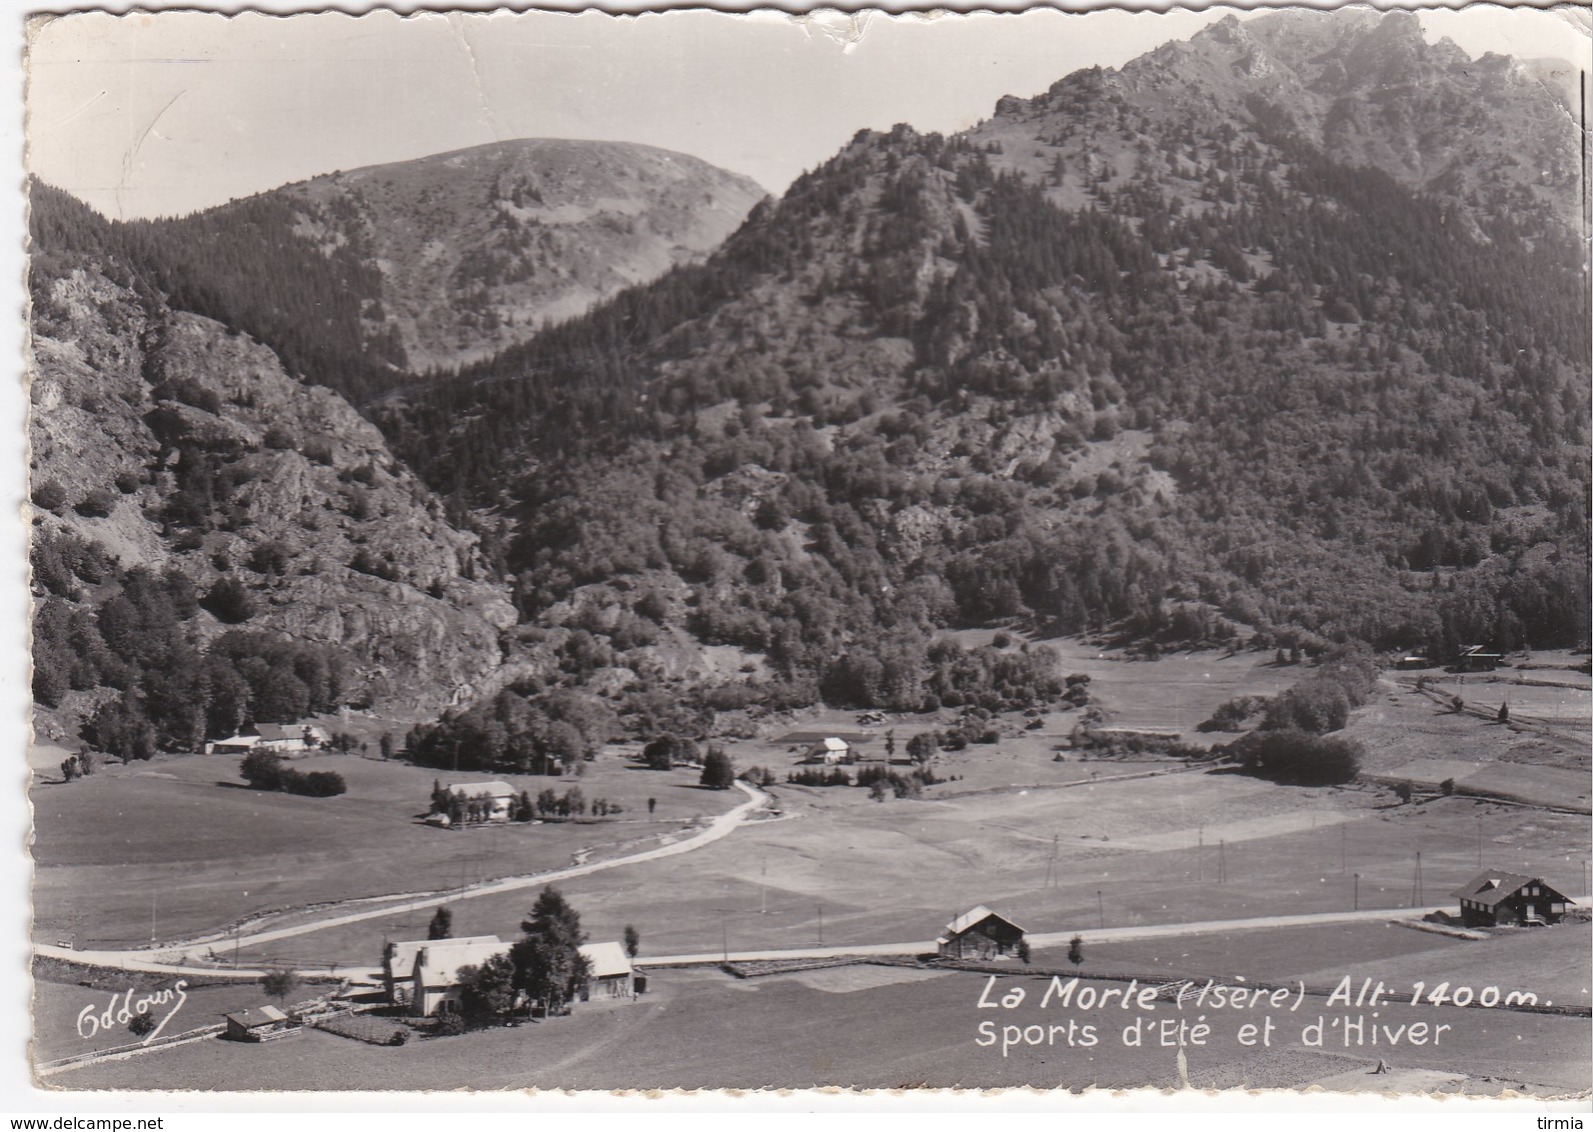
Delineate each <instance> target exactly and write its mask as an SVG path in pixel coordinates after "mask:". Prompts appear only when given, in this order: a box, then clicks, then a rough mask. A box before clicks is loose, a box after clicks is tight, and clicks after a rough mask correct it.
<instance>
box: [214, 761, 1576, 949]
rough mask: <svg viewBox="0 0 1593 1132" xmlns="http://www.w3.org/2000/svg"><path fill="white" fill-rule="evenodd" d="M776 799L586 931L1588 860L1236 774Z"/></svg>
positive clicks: (575, 891)
mask: <svg viewBox="0 0 1593 1132" xmlns="http://www.w3.org/2000/svg"><path fill="white" fill-rule="evenodd" d="M952 785H953V786H954V785H955V784H952ZM773 789H774V793H775V794H776V796H777V797H778V799H779V801H780V804H781V806H782V808H783V810H784V811H785V814H786V817H785V818H783V819H782V820H776V821H767V822H756V823H753V824H750V825H748V826H746V827H744V828H742V829H740V830H737V831H736V833H735V834H733V835H732V836H731V837H729V838H727V839H725V840H724V841H721V842H718V843H715V844H713V845H710V846H707V847H705V848H703V849H701V850H698V851H696V852H694V853H691V854H689V855H688V856H686V857H681V858H675V859H670V860H664V861H654V862H648V863H644V864H640V865H636V866H631V867H627V868H624V869H619V870H613V871H610V872H604V873H599V874H595V875H592V876H586V877H581V878H577V879H575V880H571V881H567V882H564V883H562V884H561V885H560V887H561V888H562V889H563V890H564V892H565V893H566V895H567V896H569V897H570V899H571V900H572V902H573V903H574V904H575V906H576V908H577V910H578V911H579V912H580V913H581V915H582V920H583V924H584V925H585V927H586V930H587V932H588V934H589V935H590V936H591V937H592V938H593V939H597V940H606V939H617V938H619V936H620V934H621V932H622V930H623V928H624V927H625V925H626V924H633V925H635V926H636V927H637V928H638V930H640V932H641V934H642V941H643V954H644V956H645V955H664V954H680V953H696V952H709V951H715V950H718V949H720V948H722V947H726V946H728V948H729V949H730V950H752V949H755V948H756V949H762V948H798V947H813V946H818V945H819V944H820V943H823V944H827V945H831V946H835V945H844V944H852V943H855V944H862V943H884V942H895V941H914V940H930V939H933V938H934V937H935V935H936V934H937V933H938V932H939V930H940V928H941V927H942V926H943V925H944V924H945V923H946V922H947V921H948V920H950V919H951V918H952V917H953V916H954V915H956V914H957V913H959V912H962V911H964V910H966V909H967V908H970V907H972V906H973V905H975V904H979V903H985V904H989V905H991V906H992V907H995V908H996V909H998V910H999V911H1001V912H1003V913H1004V914H1006V915H1009V916H1012V917H1013V918H1014V919H1015V920H1017V921H1018V922H1019V923H1021V924H1023V925H1024V926H1025V927H1026V928H1027V929H1029V930H1030V931H1034V932H1053V931H1067V930H1074V929H1089V928H1094V927H1097V926H1101V920H1102V916H1101V913H1102V911H1104V913H1105V916H1104V922H1105V925H1106V926H1112V927H1119V926H1128V925H1133V924H1153V923H1177V922H1189V921H1195V920H1219V919H1229V918H1246V917H1257V916H1268V915H1280V914H1289V913H1301V912H1323V911H1339V910H1349V909H1350V908H1351V907H1352V906H1353V904H1354V901H1355V898H1356V888H1357V882H1356V880H1355V874H1356V873H1359V874H1360V880H1359V882H1358V887H1359V906H1360V907H1361V908H1379V907H1381V908H1388V909H1391V910H1397V909H1403V908H1406V907H1409V906H1410V905H1411V904H1412V903H1413V900H1414V898H1415V896H1416V895H1417V893H1416V891H1415V884H1414V881H1415V869H1414V866H1415V853H1416V852H1417V851H1420V852H1421V853H1422V866H1423V877H1422V880H1423V884H1422V889H1421V892H1420V896H1421V898H1422V902H1423V903H1428V904H1436V903H1442V902H1443V901H1444V898H1445V896H1446V894H1447V893H1448V892H1449V891H1451V890H1452V889H1454V888H1456V887H1458V886H1459V885H1460V884H1461V883H1463V882H1464V881H1466V880H1468V879H1470V877H1471V876H1473V875H1474V874H1475V872H1476V871H1477V868H1476V861H1477V853H1478V832H1479V828H1480V830H1481V832H1482V836H1483V845H1484V850H1485V853H1486V858H1485V859H1486V860H1487V861H1488V862H1489V863H1491V864H1493V865H1495V867H1499V868H1508V869H1513V870H1519V871H1529V872H1538V873H1542V874H1544V875H1547V876H1549V877H1551V878H1553V877H1558V876H1560V875H1561V874H1563V873H1565V872H1566V871H1567V870H1568V869H1570V870H1573V871H1572V872H1571V873H1570V875H1571V876H1572V877H1575V876H1578V875H1579V873H1580V869H1581V861H1582V859H1583V857H1584V856H1585V855H1586V846H1587V842H1588V830H1587V827H1586V822H1585V821H1582V820H1580V819H1577V818H1574V817H1571V816H1569V815H1554V814H1542V813H1536V812H1533V811H1527V810H1521V809H1518V808H1510V807H1504V806H1498V805H1491V804H1486V803H1478V802H1474V801H1470V800H1466V799H1461V798H1450V799H1441V800H1435V801H1432V802H1428V803H1424V804H1414V805H1408V806H1397V805H1388V804H1387V797H1386V793H1385V792H1377V791H1370V790H1350V789H1324V790H1311V789H1296V788H1282V787H1276V786H1272V785H1269V784H1267V783H1264V782H1260V781H1258V780H1256V779H1251V778H1245V777H1240V776H1234V775H1208V774H1203V773H1197V774H1179V775H1168V776H1164V777H1160V778H1153V779H1144V780H1138V781H1127V782H1109V783H1107V782H1103V783H1095V784H1089V785H1086V786H1081V787H1077V788H1072V789H1052V790H1036V789H1029V790H1027V791H1024V790H1019V791H1012V792H1005V793H996V792H991V793H984V794H969V795H964V796H959V797H956V798H954V799H952V800H950V801H933V800H921V801H907V800H892V801H888V802H885V803H875V802H872V801H869V800H868V798H867V796H866V794H864V792H863V791H860V790H855V789H847V788H830V789H807V788H800V789H794V788H789V787H775V788H773ZM936 789H937V790H938V789H941V788H939V787H937V788H936ZM1384 806H1387V808H1380V807H1384ZM1479 818H1480V819H1481V824H1480V826H1479V822H1478V819H1479ZM1202 839H1204V846H1203V847H1202V846H1200V842H1201V840H1202ZM1137 846H1143V847H1137ZM1578 846H1581V848H1578ZM1053 852H1055V854H1056V857H1055V860H1054V862H1053V861H1052V859H1051V858H1052V853H1053ZM1219 870H1222V871H1223V872H1224V873H1225V875H1226V878H1227V879H1226V880H1225V881H1219ZM1048 874H1049V876H1048ZM1048 881H1049V883H1048ZM1567 883H1568V884H1571V887H1576V885H1575V884H1574V883H1572V882H1570V881H1568V882H1567ZM1098 892H1099V893H1101V894H1102V895H1101V896H1100V897H1099V898H1098V897H1097V893H1098ZM533 899H534V894H533V893H530V892H521V893H512V894H504V895H494V896H482V897H479V898H474V899H470V900H463V901H458V902H455V903H454V904H452V905H451V907H452V910H453V913H454V930H455V933H456V934H459V935H467V934H498V935H500V936H503V937H505V938H509V937H511V936H513V935H514V934H516V932H517V931H518V925H519V922H520V920H521V919H522V918H523V917H524V915H525V912H526V911H527V909H528V908H529V907H530V903H531V901H532V900H533ZM429 915H430V913H429V912H417V913H406V914H400V915H398V916H395V917H392V918H391V919H388V920H381V919H377V920H371V921H367V922H365V923H362V924H356V925H351V926H349V927H346V928H335V929H329V930H326V931H320V932H315V933H312V934H307V935H304V936H300V937H298V938H296V939H293V940H288V941H283V942H281V943H279V944H274V945H271V947H272V948H273V949H274V950H273V952H272V955H271V957H273V958H278V957H283V956H287V957H291V958H295V959H301V960H304V961H310V960H321V961H326V960H333V959H335V960H337V961H339V962H343V963H361V964H373V963H375V962H376V961H377V957H378V956H379V954H380V947H381V941H382V939H383V938H393V939H408V938H416V936H417V935H418V934H419V935H423V934H424V930H425V921H426V919H428V918H429ZM1406 934H1410V935H1412V936H1414V937H1415V938H1416V940H1418V941H1420V942H1421V944H1422V946H1425V947H1441V946H1442V945H1443V942H1446V941H1441V940H1440V938H1439V937H1432V936H1421V935H1419V934H1418V933H1406ZM1145 946H1149V945H1145ZM283 949H286V951H284V950H283ZM1332 954H1333V952H1331V951H1329V952H1328V953H1327V957H1326V958H1325V959H1324V961H1323V962H1324V963H1325V962H1326V961H1327V958H1331V956H1332ZM249 958H250V956H249V952H248V949H245V952H244V959H245V961H247V960H248V959H249ZM1317 965H1322V964H1317Z"/></svg>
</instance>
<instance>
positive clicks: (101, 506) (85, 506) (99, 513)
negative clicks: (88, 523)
mask: <svg viewBox="0 0 1593 1132" xmlns="http://www.w3.org/2000/svg"><path fill="white" fill-rule="evenodd" d="M115 508H116V493H115V492H114V491H112V490H111V489H110V488H108V487H96V488H94V489H93V490H92V491H90V492H89V493H88V494H87V495H85V496H84V497H83V498H82V499H80V500H78V503H77V506H76V507H75V508H74V510H75V511H76V512H77V513H78V514H79V515H83V516H85V517H86V518H91V519H103V518H105V517H107V516H108V515H110V513H111V512H112V511H113V510H115Z"/></svg>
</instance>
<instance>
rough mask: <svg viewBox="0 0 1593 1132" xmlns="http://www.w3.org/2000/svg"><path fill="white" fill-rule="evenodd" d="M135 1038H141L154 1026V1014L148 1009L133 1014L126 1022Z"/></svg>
mask: <svg viewBox="0 0 1593 1132" xmlns="http://www.w3.org/2000/svg"><path fill="white" fill-rule="evenodd" d="M127 1028H128V1029H129V1030H131V1031H132V1033H133V1036H134V1037H135V1038H141V1037H143V1036H144V1035H145V1034H147V1033H149V1032H150V1031H151V1030H153V1029H154V1028H155V1016H154V1015H153V1014H151V1013H150V1012H149V1011H147V1010H146V1011H144V1012H143V1013H141V1014H135V1015H133V1020H132V1021H131V1022H129V1023H128V1024H127Z"/></svg>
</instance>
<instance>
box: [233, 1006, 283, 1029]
mask: <svg viewBox="0 0 1593 1132" xmlns="http://www.w3.org/2000/svg"><path fill="white" fill-rule="evenodd" d="M226 1019H227V1021H229V1022H236V1023H237V1024H238V1025H240V1026H242V1027H243V1028H244V1029H246V1030H252V1029H254V1028H255V1027H256V1026H270V1025H274V1024H275V1023H277V1022H286V1021H287V1020H288V1016H287V1015H286V1014H284V1013H282V1011H280V1010H278V1009H277V1008H276V1007H274V1006H256V1007H253V1008H252V1009H249V1010H234V1011H233V1012H232V1013H231V1014H228V1015H226Z"/></svg>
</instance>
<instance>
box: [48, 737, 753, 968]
mask: <svg viewBox="0 0 1593 1132" xmlns="http://www.w3.org/2000/svg"><path fill="white" fill-rule="evenodd" d="M240 761H241V759H240V757H239V756H216V755H208V756H207V755H187V756H176V757H170V758H164V759H159V760H156V761H153V762H150V763H135V764H132V765H129V766H120V765H113V766H109V767H105V768H103V769H102V770H100V771H99V772H97V773H96V774H94V775H93V776H92V777H90V778H87V779H80V780H78V781H76V782H72V783H70V784H61V783H60V782H59V781H53V782H52V781H50V780H49V779H48V778H45V777H36V778H35V781H34V788H33V790H32V800H33V804H34V823H35V840H34V843H33V846H32V852H33V858H34V862H35V864H36V866H37V869H38V874H37V881H36V884H35V891H34V915H35V918H36V921H37V925H38V928H37V931H38V937H39V938H40V939H48V941H50V942H55V941H57V940H61V939H68V940H71V941H73V942H74V943H75V945H76V946H77V947H79V948H90V947H114V946H133V945H138V944H140V943H148V942H149V940H150V937H151V930H152V921H153V930H154V934H155V935H156V936H158V938H160V939H161V940H170V939H174V938H180V937H182V936H185V935H190V934H193V933H197V932H202V931H206V930H213V929H216V928H219V927H221V926H222V925H225V924H230V923H233V922H236V921H237V920H239V919H241V918H244V917H247V916H254V915H259V914H260V913H263V912H266V911H268V910H271V909H279V908H289V907H296V906H302V905H309V904H322V903H327V902H332V901H340V900H348V899H353V898H359V897H367V896H373V895H380V894H386V893H397V892H412V891H431V890H442V889H448V888H453V887H457V886H459V885H461V884H464V883H470V882H475V881H480V880H484V879H488V878H492V877H499V876H510V875H517V874H521V873H529V872H535V871H539V870H543V869H552V868H557V867H561V866H564V865H567V864H569V863H570V860H571V857H572V855H573V854H575V853H577V852H587V853H602V852H603V851H605V849H606V848H611V847H614V846H623V845H629V844H632V843H636V842H646V843H649V844H650V843H652V839H654V838H656V837H659V836H661V835H664V834H668V833H673V832H677V831H679V830H680V829H682V828H683V827H684V826H685V825H686V824H687V823H690V822H692V821H694V820H696V819H699V818H704V817H710V816H712V815H714V814H717V813H720V812H722V811H723V810H725V809H728V808H730V807H731V806H733V805H735V804H736V803H738V802H740V801H743V800H744V799H743V797H742V795H741V794H740V793H739V792H733V793H724V792H719V791H709V790H702V789H698V788H697V787H696V779H697V773H696V772H694V771H690V770H685V769H681V770H675V771H670V772H658V771H647V770H639V769H632V766H631V764H629V762H628V761H627V760H626V759H625V758H623V757H622V755H621V754H620V753H618V752H607V753H605V754H604V755H603V756H601V757H600V758H599V760H598V761H597V762H595V763H588V764H585V771H586V773H584V774H583V775H581V776H580V777H564V778H553V779H550V778H545V777H535V776H509V777H508V781H510V782H511V783H512V784H513V785H515V786H517V787H520V788H523V789H526V790H529V791H530V792H531V794H532V795H533V797H534V796H535V795H536V793H537V792H538V791H539V790H541V789H543V788H545V787H550V786H551V787H552V788H553V789H555V790H556V791H558V792H559V793H563V792H564V791H565V790H567V789H569V788H570V787H572V786H579V787H580V789H581V792H582V793H583V794H584V795H585V796H586V798H587V800H588V801H590V800H592V799H593V798H596V797H606V798H608V799H610V800H612V801H616V802H618V803H619V804H620V805H621V806H622V807H623V809H624V812H623V813H622V814H621V815H620V816H619V817H618V818H610V819H605V820H602V821H592V822H571V823H565V822H555V823H549V824H536V825H519V824H512V825H507V826H497V827H493V828H476V829H469V830H463V831H457V832H450V831H446V830H438V829H433V828H430V827H427V826H423V825H420V824H417V823H416V822H415V820H414V818H415V816H416V815H418V814H422V813H424V812H425V810H426V808H427V804H428V801H429V797H430V794H431V788H432V782H433V780H434V779H437V778H441V779H443V780H444V781H445V782H446V781H447V780H448V779H449V778H450V777H451V776H450V775H448V774H446V773H443V774H439V773H438V772H436V771H433V770H429V769H425V768H418V767H411V766H407V765H405V764H402V763H396V762H382V761H380V760H376V759H365V758H359V757H356V756H346V755H332V756H318V757H314V758H306V759H299V760H295V761H294V764H293V765H294V766H295V767H297V768H299V769H301V770H317V769H325V770H335V771H336V772H338V773H339V774H341V775H343V777H344V779H345V780H346V781H347V783H348V793H346V794H344V795H342V796H340V797H336V798H301V797H294V796H292V795H287V794H275V793H263V792H260V791H254V790H249V789H246V788H244V787H243V785H242V783H241V782H240V780H239V779H238V764H239V762H240ZM459 777H460V778H462V779H464V778H479V777H482V776H465V775H461V776H459ZM650 797H651V798H655V799H656V801H657V809H656V813H655V814H653V815H652V817H651V818H649V815H648V812H647V799H648V798H650Z"/></svg>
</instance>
